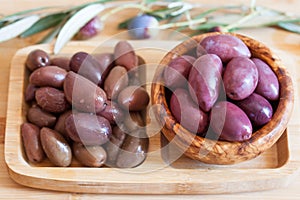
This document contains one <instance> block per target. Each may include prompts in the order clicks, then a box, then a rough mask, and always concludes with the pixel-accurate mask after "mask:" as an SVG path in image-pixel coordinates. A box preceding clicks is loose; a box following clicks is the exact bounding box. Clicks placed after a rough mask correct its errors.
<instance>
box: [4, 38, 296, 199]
mask: <svg viewBox="0 0 300 200" xmlns="http://www.w3.org/2000/svg"><path fill="white" fill-rule="evenodd" d="M116 42H117V41H107V42H104V43H102V44H101V45H99V44H97V43H95V42H93V43H91V42H71V43H69V44H68V45H67V46H66V47H65V48H64V49H63V50H62V52H61V53H62V54H65V55H72V54H73V53H75V52H77V51H86V52H89V53H91V52H95V51H97V52H99V51H102V52H112V50H113V47H114V45H115V44H116ZM130 43H131V44H132V45H133V47H134V48H135V49H136V52H137V54H138V55H141V56H142V57H143V58H145V60H146V63H147V71H146V77H147V82H148V83H149V84H147V86H146V87H147V90H148V91H149V92H150V85H151V81H152V77H153V75H154V73H155V68H156V66H157V64H158V63H159V61H160V59H161V58H162V57H163V56H164V55H165V53H166V52H167V51H168V50H170V49H172V48H173V47H174V46H175V45H177V44H178V43H179V42H178V41H177V42H174V41H173V42H172V41H155V42H151V43H150V44H149V42H147V41H145V42H142V41H130ZM37 48H39V49H43V50H45V51H47V52H52V48H53V46H51V45H37V46H30V47H27V48H24V49H21V50H19V51H18V52H17V53H16V55H15V56H14V58H13V60H12V62H11V71H10V85H9V96H8V108H7V121H6V134H5V161H6V164H7V166H8V171H9V174H10V176H11V178H12V179H13V180H14V181H16V182H17V183H19V184H22V185H25V186H28V187H33V188H40V189H48V190H57V191H67V192H78V193H113V194H218V193H234V192H246V191H259V190H269V189H275V188H280V187H284V186H286V185H287V184H288V183H289V182H290V181H291V178H292V177H293V175H294V174H295V173H296V172H297V171H298V169H299V167H300V162H299V160H300V159H299V157H300V156H299V155H297V154H296V152H297V151H298V154H299V142H295V143H292V144H291V143H290V141H291V140H293V141H297V140H298V141H299V135H298V133H297V132H298V131H299V126H298V125H297V124H295V123H291V125H289V126H288V128H287V130H286V131H285V132H284V134H283V135H282V137H281V138H280V139H279V140H278V142H277V143H276V144H275V145H274V146H273V147H272V148H270V149H269V150H268V151H266V152H264V153H263V154H261V155H260V156H258V157H257V158H255V159H253V160H250V161H246V162H243V163H240V164H236V165H226V166H223V165H222V166H218V165H208V164H203V163H200V162H198V161H194V160H191V159H189V158H187V157H185V156H182V155H181V153H180V152H178V150H177V149H176V148H175V147H174V146H172V145H169V144H168V143H167V142H166V140H165V139H164V138H163V137H162V136H161V134H160V131H159V128H158V124H156V123H155V122H154V121H152V122H151V123H150V124H151V125H149V126H148V127H147V131H148V135H149V136H150V148H149V153H148V156H147V159H146V160H145V162H144V163H143V164H142V165H140V166H138V167H136V168H132V169H116V168H108V167H103V168H88V167H82V166H80V165H79V164H78V163H76V162H75V161H74V162H73V163H72V165H71V166H70V167H54V166H52V165H51V164H50V162H47V161H45V162H44V163H42V164H39V165H32V164H30V163H29V162H27V159H26V156H25V155H24V151H23V147H22V142H21V134H20V125H21V124H22V123H23V122H24V120H26V117H25V115H26V111H27V106H26V103H25V102H24V94H23V93H24V92H23V91H24V88H25V87H26V84H27V82H28V74H27V73H26V70H25V68H24V62H25V59H26V57H27V55H28V53H29V52H30V51H32V50H34V49H37ZM297 98H298V94H297V92H296V99H297ZM298 113H299V112H298ZM298 113H297V114H295V115H294V116H293V117H297V116H299V114H298ZM150 116H151V115H150ZM148 118H149V119H148V121H151V120H150V117H149V116H148ZM292 121H293V122H294V120H293V119H292ZM297 143H298V145H297Z"/></svg>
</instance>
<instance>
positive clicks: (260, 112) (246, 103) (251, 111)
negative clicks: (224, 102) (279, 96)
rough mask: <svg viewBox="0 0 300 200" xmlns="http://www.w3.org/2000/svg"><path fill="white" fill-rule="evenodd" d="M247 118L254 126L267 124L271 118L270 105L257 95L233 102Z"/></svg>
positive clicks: (253, 94)
mask: <svg viewBox="0 0 300 200" xmlns="http://www.w3.org/2000/svg"><path fill="white" fill-rule="evenodd" d="M235 104H236V105H237V106H239V107H240V108H241V109H242V110H243V111H244V112H245V113H246V114H247V116H248V117H249V119H250V120H251V122H252V123H253V124H254V126H262V125H264V124H266V123H268V122H269V121H270V120H271V118H272V116H273V108H272V105H271V104H270V103H269V101H268V100H266V99H265V98H264V97H262V96H261V95H259V94H256V93H252V94H251V95H250V96H249V97H247V98H246V99H243V100H241V101H237V102H235Z"/></svg>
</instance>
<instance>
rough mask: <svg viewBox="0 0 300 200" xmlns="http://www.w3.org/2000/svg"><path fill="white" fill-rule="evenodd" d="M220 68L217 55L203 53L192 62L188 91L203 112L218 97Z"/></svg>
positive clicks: (210, 106)
mask: <svg viewBox="0 0 300 200" xmlns="http://www.w3.org/2000/svg"><path fill="white" fill-rule="evenodd" d="M208 66H209V67H208ZM222 68H223V65H222V62H221V60H220V58H219V57H218V56H216V55H214V54H205V55H203V56H201V57H199V58H198V59H197V60H196V61H195V62H194V64H193V67H192V69H191V72H190V75H189V91H190V94H191V96H192V98H193V100H194V101H195V102H196V103H197V104H199V106H200V108H201V109H202V110H203V111H205V112H208V111H209V110H210V109H211V108H212V106H213V105H214V104H215V102H216V101H217V99H218V97H219V93H220V84H221V80H222Z"/></svg>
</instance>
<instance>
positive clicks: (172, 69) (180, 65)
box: [164, 55, 196, 88]
mask: <svg viewBox="0 0 300 200" xmlns="http://www.w3.org/2000/svg"><path fill="white" fill-rule="evenodd" d="M195 61H196V58H194V57H192V56H188V55H183V56H179V57H176V58H174V59H172V60H171V62H170V63H169V65H168V66H167V67H166V68H165V69H164V82H165V84H166V87H170V88H178V87H185V86H186V85H187V82H188V76H189V73H190V70H191V68H192V66H193V63H194V62H195Z"/></svg>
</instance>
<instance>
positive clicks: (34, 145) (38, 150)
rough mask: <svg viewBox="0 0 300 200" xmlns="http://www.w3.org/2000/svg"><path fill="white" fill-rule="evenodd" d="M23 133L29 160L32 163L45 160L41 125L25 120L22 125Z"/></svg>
mask: <svg viewBox="0 0 300 200" xmlns="http://www.w3.org/2000/svg"><path fill="white" fill-rule="evenodd" d="M21 135H22V141H23V145H24V149H25V153H26V156H27V158H28V160H29V161H30V162H32V163H39V162H41V161H43V160H44V158H45V154H44V151H43V148H42V145H41V140H40V129H39V127H37V126H36V125H34V124H31V123H27V122H25V123H23V124H22V125H21Z"/></svg>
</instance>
